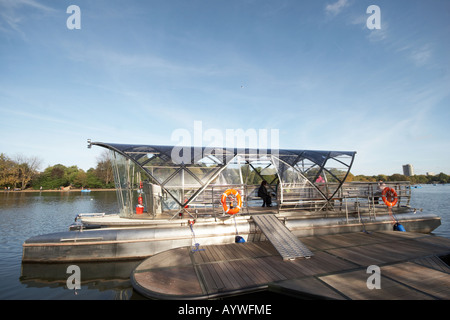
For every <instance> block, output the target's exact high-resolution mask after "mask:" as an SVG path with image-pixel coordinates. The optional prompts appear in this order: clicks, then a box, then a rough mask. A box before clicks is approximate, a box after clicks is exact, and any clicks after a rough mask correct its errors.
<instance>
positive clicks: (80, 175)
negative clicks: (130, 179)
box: [0, 153, 115, 190]
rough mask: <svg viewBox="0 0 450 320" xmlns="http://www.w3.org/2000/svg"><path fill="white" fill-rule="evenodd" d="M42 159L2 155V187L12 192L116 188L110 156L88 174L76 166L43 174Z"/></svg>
mask: <svg viewBox="0 0 450 320" xmlns="http://www.w3.org/2000/svg"><path fill="white" fill-rule="evenodd" d="M41 164H42V160H40V159H38V158H36V157H24V156H21V155H19V156H15V157H13V158H10V157H8V156H7V155H5V154H3V153H1V154H0V188H1V189H10V190H24V189H29V188H31V189H37V190H38V189H40V188H41V187H42V189H43V190H53V189H60V188H61V187H69V186H70V187H73V188H114V187H115V186H114V180H113V174H112V172H113V171H112V166H111V162H110V160H109V159H108V156H107V153H104V154H102V155H101V156H100V158H99V159H97V166H96V167H95V168H90V169H89V170H87V171H86V172H85V171H84V170H83V169H80V168H78V167H77V166H76V165H74V166H70V167H66V166H64V165H62V164H56V165H54V166H49V167H47V168H46V169H45V170H44V171H42V172H39V169H40V167H41Z"/></svg>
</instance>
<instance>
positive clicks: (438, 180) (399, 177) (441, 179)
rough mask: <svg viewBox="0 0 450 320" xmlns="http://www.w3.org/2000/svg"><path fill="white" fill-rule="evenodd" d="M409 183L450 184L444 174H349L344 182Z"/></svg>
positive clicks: (449, 177)
mask: <svg viewBox="0 0 450 320" xmlns="http://www.w3.org/2000/svg"><path fill="white" fill-rule="evenodd" d="M380 180H382V181H409V182H411V184H442V183H450V176H448V175H446V174H445V173H442V172H441V173H439V174H438V175H434V176H428V175H414V176H405V175H403V174H398V173H395V174H393V175H390V176H387V175H384V174H379V175H375V176H365V175H356V176H354V175H353V174H351V173H349V175H348V177H347V179H346V181H347V182H351V181H361V182H376V181H380Z"/></svg>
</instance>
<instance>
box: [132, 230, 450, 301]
mask: <svg viewBox="0 0 450 320" xmlns="http://www.w3.org/2000/svg"><path fill="white" fill-rule="evenodd" d="M301 241H302V242H303V243H304V244H305V245H307V246H308V248H310V249H311V251H312V252H313V253H314V255H313V256H312V257H311V258H310V259H296V260H293V261H286V260H283V259H282V257H281V256H280V255H279V254H278V252H277V251H276V250H275V248H274V247H273V246H272V244H271V243H270V242H267V241H264V242H253V243H252V242H247V243H239V244H226V245H213V246H204V247H202V246H200V250H199V251H193V250H192V248H190V247H183V248H178V249H172V250H169V251H165V252H162V253H160V254H157V255H155V256H153V257H150V258H148V259H146V260H144V261H143V262H142V263H141V264H140V265H139V266H138V267H137V268H136V269H135V270H134V271H133V273H132V275H131V280H132V284H133V287H134V289H135V290H137V291H138V292H140V293H141V294H143V295H144V296H146V297H148V298H153V299H214V298H219V297H225V296H230V295H233V294H240V293H246V292H252V291H257V290H262V289H266V290H270V291H274V292H278V293H282V294H287V295H291V296H295V297H298V298H316V299H344V300H345V299H352V300H372V299H383V300H386V299H388V300H391V299H421V300H423V299H450V267H449V266H448V265H447V264H446V263H444V262H443V260H441V259H440V258H439V256H445V255H449V254H450V239H447V238H441V237H435V236H431V235H425V234H418V233H409V232H394V231H392V232H375V233H371V234H367V233H347V234H338V235H327V236H313V237H305V238H301ZM370 265H377V266H379V267H380V274H381V277H380V285H381V289H369V288H368V287H367V280H368V278H369V277H370V276H371V275H372V274H371V273H367V268H368V266H370Z"/></svg>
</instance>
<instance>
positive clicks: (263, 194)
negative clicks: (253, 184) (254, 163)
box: [258, 181, 272, 207]
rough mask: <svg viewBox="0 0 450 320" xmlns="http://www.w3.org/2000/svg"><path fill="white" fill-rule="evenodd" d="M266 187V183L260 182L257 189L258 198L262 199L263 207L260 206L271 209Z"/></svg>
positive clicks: (270, 199)
mask: <svg viewBox="0 0 450 320" xmlns="http://www.w3.org/2000/svg"><path fill="white" fill-rule="evenodd" d="M266 185H267V182H266V181H263V182H261V185H260V186H259V189H258V197H260V198H262V199H263V205H262V206H263V207H265V206H266V205H267V206H268V207H271V206H272V197H271V196H270V194H269V192H268V191H267V189H266Z"/></svg>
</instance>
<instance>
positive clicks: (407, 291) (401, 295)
mask: <svg viewBox="0 0 450 320" xmlns="http://www.w3.org/2000/svg"><path fill="white" fill-rule="evenodd" d="M381 272H382V274H383V271H381ZM368 276H369V275H368V274H367V273H366V269H365V268H362V269H359V270H356V271H351V272H345V273H339V274H333V275H328V276H323V277H320V280H322V281H323V282H325V283H326V284H328V285H329V286H331V287H332V288H334V289H335V290H337V291H338V292H340V293H341V294H343V295H344V296H346V297H348V298H350V299H352V300H404V299H408V300H430V299H432V297H430V296H429V295H426V294H425V293H422V292H419V291H417V290H414V289H412V288H410V287H408V286H405V285H402V284H401V283H399V282H397V281H393V280H391V279H389V278H387V277H382V278H381V288H380V289H369V288H368V287H367V278H368Z"/></svg>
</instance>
